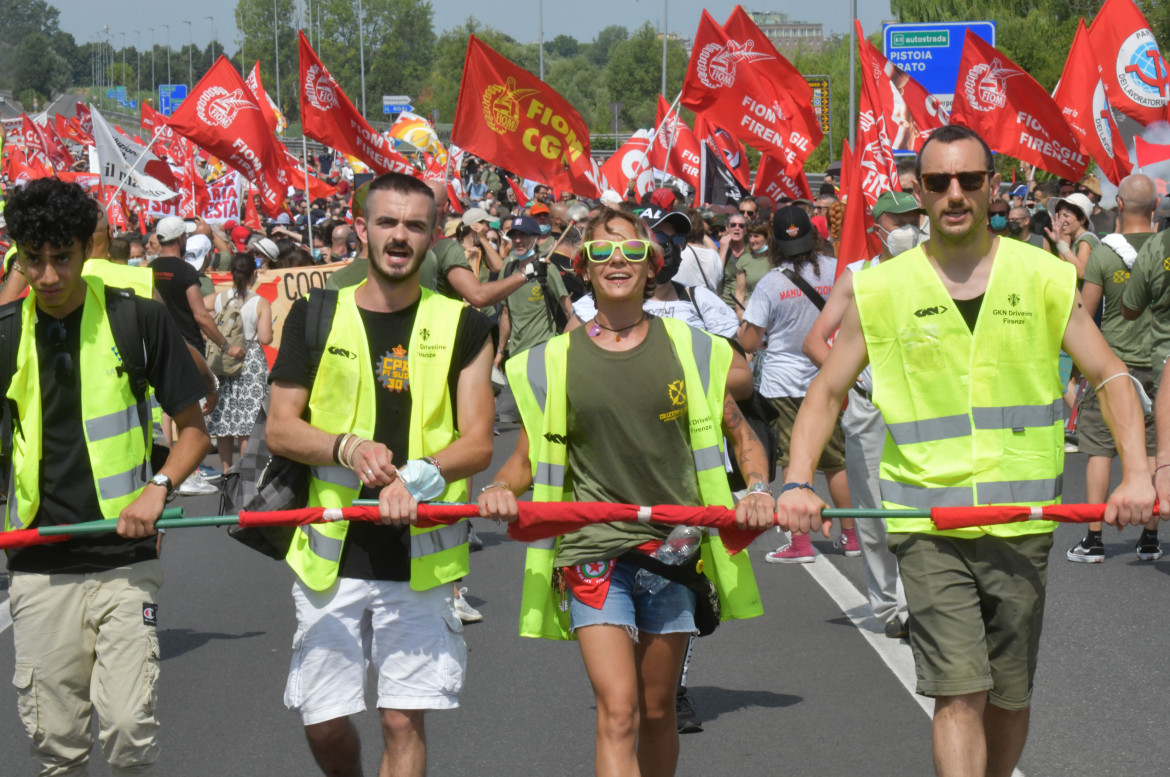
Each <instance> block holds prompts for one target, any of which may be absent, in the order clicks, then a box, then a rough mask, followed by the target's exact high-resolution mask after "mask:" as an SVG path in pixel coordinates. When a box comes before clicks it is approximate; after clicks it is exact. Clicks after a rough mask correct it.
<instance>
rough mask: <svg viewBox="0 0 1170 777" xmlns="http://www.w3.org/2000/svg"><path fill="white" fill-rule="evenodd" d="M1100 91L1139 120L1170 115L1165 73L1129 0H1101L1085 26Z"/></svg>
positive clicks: (1147, 29)
mask: <svg viewBox="0 0 1170 777" xmlns="http://www.w3.org/2000/svg"><path fill="white" fill-rule="evenodd" d="M1089 40H1090V41H1091V43H1092V48H1093V51H1095V52H1096V54H1097V65H1098V66H1099V68H1100V73H1101V81H1102V83H1104V84H1105V94H1106V95H1107V96H1108V97H1109V102H1111V103H1112V104H1113V105H1114V106H1115V107H1116V108H1117V110H1119V111H1121V112H1122V113H1124V114H1125V115H1126V116H1128V117H1130V118H1131V119H1133V120H1134V121H1136V122H1137V123H1139V124H1141V125H1142V126H1146V125H1149V124H1152V123H1154V122H1155V121H1165V120H1167V118H1168V116H1170V109H1168V107H1167V104H1168V103H1170V73H1167V68H1166V60H1165V59H1163V58H1162V54H1161V52H1160V51H1158V41H1156V40H1154V33H1152V32H1150V24H1149V22H1147V21H1146V17H1145V16H1143V15H1142V12H1141V11H1140V10H1138V7H1137V6H1136V5H1134V2H1133V0H1105V4H1104V5H1102V6H1101V10H1100V11H1099V12H1098V13H1097V16H1096V18H1094V19H1093V24H1092V26H1090V27H1089Z"/></svg>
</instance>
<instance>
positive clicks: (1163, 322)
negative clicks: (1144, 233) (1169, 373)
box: [1122, 232, 1170, 379]
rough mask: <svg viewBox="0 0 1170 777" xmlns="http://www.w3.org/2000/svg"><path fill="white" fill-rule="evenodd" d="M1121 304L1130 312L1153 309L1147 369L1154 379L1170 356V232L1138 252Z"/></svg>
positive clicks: (1151, 311)
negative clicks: (1151, 372)
mask: <svg viewBox="0 0 1170 777" xmlns="http://www.w3.org/2000/svg"><path fill="white" fill-rule="evenodd" d="M1122 302H1123V303H1124V304H1125V306H1126V307H1127V308H1129V309H1130V310H1146V309H1147V308H1149V309H1150V315H1151V318H1150V351H1149V354H1148V356H1147V357H1146V358H1147V359H1148V366H1149V368H1150V369H1152V370H1153V371H1154V376H1155V379H1160V378H1161V376H1162V362H1163V361H1164V360H1165V359H1166V357H1167V355H1170V232H1161V233H1159V234H1157V235H1155V236H1154V237H1153V238H1151V239H1149V240H1147V241H1146V242H1145V245H1143V246H1142V247H1141V249H1140V250H1139V251H1138V255H1137V259H1136V260H1135V261H1134V263H1133V270H1132V274H1131V275H1130V279H1129V283H1128V284H1127V285H1126V287H1125V294H1124V295H1123V297H1122Z"/></svg>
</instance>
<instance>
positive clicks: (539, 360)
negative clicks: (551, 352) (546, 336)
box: [528, 343, 548, 414]
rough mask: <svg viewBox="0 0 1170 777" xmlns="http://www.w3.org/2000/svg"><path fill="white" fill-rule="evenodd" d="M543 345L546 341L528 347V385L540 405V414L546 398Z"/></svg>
mask: <svg viewBox="0 0 1170 777" xmlns="http://www.w3.org/2000/svg"><path fill="white" fill-rule="evenodd" d="M545 347H546V343H541V344H540V345H534V346H533V347H531V348H529V349H528V385H529V386H530V387H531V388H532V394H533V396H535V397H536V404H538V405H540V412H541V414H543V413H544V404H545V400H546V399H548V372H547V371H546V370H545V368H544V350H545Z"/></svg>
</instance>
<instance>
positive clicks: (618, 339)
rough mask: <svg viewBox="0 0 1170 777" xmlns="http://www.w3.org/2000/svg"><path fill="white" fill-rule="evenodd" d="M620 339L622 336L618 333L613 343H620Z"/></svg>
mask: <svg viewBox="0 0 1170 777" xmlns="http://www.w3.org/2000/svg"><path fill="white" fill-rule="evenodd" d="M621 341H622V336H621V335H618V336H617V337H616V338H614V342H615V343H620V342H621Z"/></svg>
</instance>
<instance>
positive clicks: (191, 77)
mask: <svg viewBox="0 0 1170 777" xmlns="http://www.w3.org/2000/svg"><path fill="white" fill-rule="evenodd" d="M183 24H185V25H187V91H188V93H190V91H191V87H193V86H195V67H194V66H193V65H192V64H191V49H192V48H193V47H194V46H195V44H194V43H193V42H192V40H191V27H192V25H191V22H189V21H187V20H186V19H184V20H183Z"/></svg>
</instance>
